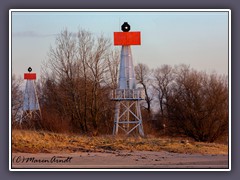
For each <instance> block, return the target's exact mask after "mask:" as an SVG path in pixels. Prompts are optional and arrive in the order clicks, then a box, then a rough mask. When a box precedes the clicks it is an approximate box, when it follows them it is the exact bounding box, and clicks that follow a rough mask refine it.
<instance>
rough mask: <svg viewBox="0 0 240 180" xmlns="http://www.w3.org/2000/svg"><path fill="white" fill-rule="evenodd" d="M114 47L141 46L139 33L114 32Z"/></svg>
mask: <svg viewBox="0 0 240 180" xmlns="http://www.w3.org/2000/svg"><path fill="white" fill-rule="evenodd" d="M114 45H115V46H120V45H121V46H122V45H124V46H127V45H141V32H140V31H136V32H114Z"/></svg>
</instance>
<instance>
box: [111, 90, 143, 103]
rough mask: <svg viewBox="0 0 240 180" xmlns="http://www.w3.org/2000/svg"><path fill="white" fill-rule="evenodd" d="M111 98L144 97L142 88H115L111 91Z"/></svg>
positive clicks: (131, 98) (117, 99) (116, 99)
mask: <svg viewBox="0 0 240 180" xmlns="http://www.w3.org/2000/svg"><path fill="white" fill-rule="evenodd" d="M110 98H111V100H115V101H119V100H143V99H145V93H144V89H142V88H138V89H115V90H112V91H111V97H110Z"/></svg>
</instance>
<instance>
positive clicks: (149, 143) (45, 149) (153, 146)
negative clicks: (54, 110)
mask: <svg viewBox="0 0 240 180" xmlns="http://www.w3.org/2000/svg"><path fill="white" fill-rule="evenodd" d="M118 150H130V151H135V150H138V151H168V152H175V153H201V154H228V146H227V145H223V144H215V143H200V142H189V141H187V140H184V139H176V138H155V137H149V138H134V137H128V138H126V137H113V136H100V137H88V136H78V135H69V134H56V133H50V132H41V131H27V130H12V152H25V153H59V152H82V151H84V152H92V151H94V152H108V151H118Z"/></svg>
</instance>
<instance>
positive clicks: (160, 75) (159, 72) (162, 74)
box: [153, 65, 174, 118]
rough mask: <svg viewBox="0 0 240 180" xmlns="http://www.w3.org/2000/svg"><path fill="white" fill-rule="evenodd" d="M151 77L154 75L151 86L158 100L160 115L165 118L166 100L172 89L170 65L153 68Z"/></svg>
mask: <svg viewBox="0 0 240 180" xmlns="http://www.w3.org/2000/svg"><path fill="white" fill-rule="evenodd" d="M153 77H154V82H153V87H154V89H155V90H156V91H157V94H158V102H159V107H160V113H161V117H162V118H166V117H167V114H166V113H167V106H166V102H167V100H168V96H169V95H170V92H171V90H172V84H173V78H174V76H173V68H172V67H171V66H170V65H162V66H161V67H159V68H156V69H154V73H153Z"/></svg>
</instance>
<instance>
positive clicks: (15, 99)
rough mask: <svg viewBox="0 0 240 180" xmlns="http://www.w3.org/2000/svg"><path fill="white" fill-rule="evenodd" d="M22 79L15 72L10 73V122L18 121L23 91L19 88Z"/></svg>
mask: <svg viewBox="0 0 240 180" xmlns="http://www.w3.org/2000/svg"><path fill="white" fill-rule="evenodd" d="M22 81H23V79H22V78H21V77H18V78H17V77H16V75H15V74H13V75H12V89H11V95H12V102H11V108H12V111H11V112H12V114H11V117H12V123H14V122H16V121H19V120H20V118H21V110H22V106H23V91H22V90H21V85H22Z"/></svg>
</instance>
